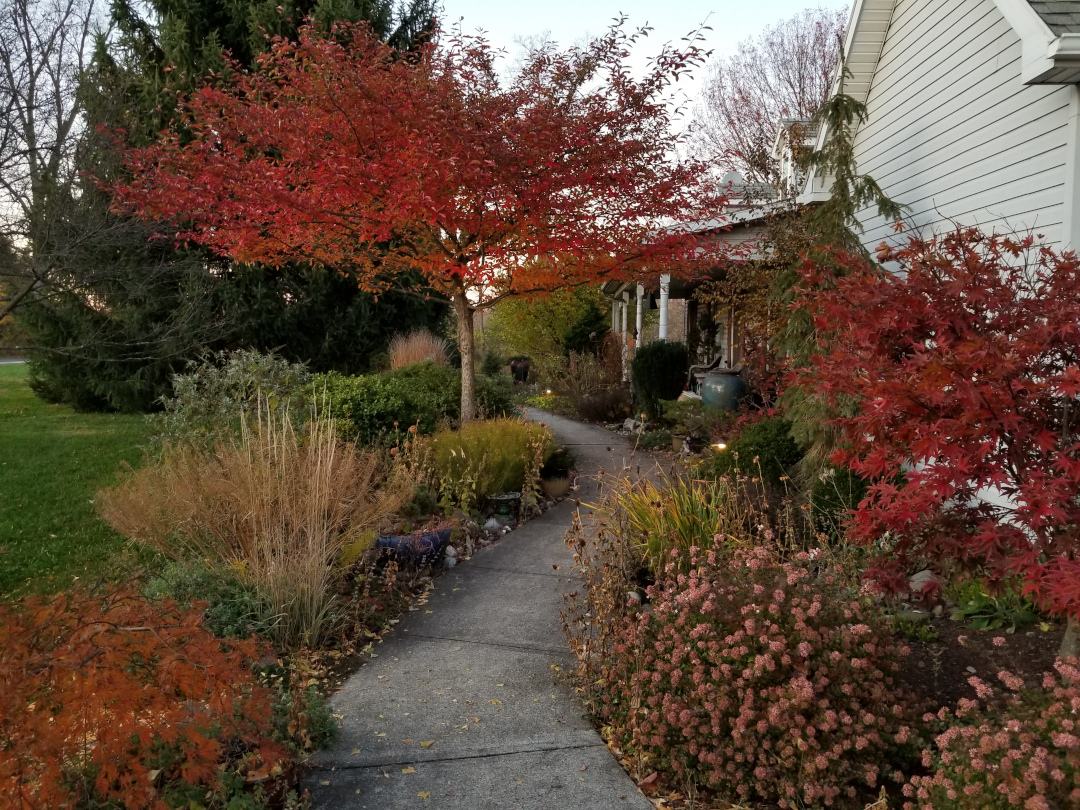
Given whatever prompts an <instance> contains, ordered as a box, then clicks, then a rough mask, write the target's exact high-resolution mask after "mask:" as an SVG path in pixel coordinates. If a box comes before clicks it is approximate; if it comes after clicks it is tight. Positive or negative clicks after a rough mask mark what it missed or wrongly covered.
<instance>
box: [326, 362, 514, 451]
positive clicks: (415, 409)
mask: <svg viewBox="0 0 1080 810" xmlns="http://www.w3.org/2000/svg"><path fill="white" fill-rule="evenodd" d="M315 392H316V398H317V399H318V398H321V397H322V396H323V394H324V393H325V396H326V397H327V398H328V399H329V407H330V411H331V413H332V414H333V416H334V418H335V419H337V420H338V425H339V427H340V429H341V430H342V433H343V435H344V436H346V437H347V438H349V439H352V440H355V441H358V442H361V443H363V444H372V443H379V442H392V441H394V438H395V423H396V424H397V426H396V430H397V432H399V433H403V432H404V431H406V430H408V428H409V426H410V425H417V427H418V429H419V431H420V432H421V433H425V434H426V433H432V432H434V431H435V429H436V428H437V427H438V425H439V424H440V423H442V422H447V421H449V422H454V421H456V420H457V419H458V418H459V417H460V415H461V407H460V406H461V372H460V370H458V369H455V368H448V367H446V366H438V365H435V364H434V363H430V362H425V363H416V364H415V365H411V366H406V367H405V368H400V369H397V370H394V371H384V372H382V373H379V374H367V375H364V376H361V377H346V376H343V375H341V374H336V373H330V374H324V375H321V376H319V377H318V378H317V379H316V380H315ZM511 394H512V386H511V384H510V381H509V378H508V377H506V376H505V375H501V376H500V377H495V378H492V377H487V376H485V375H483V374H478V375H477V376H476V400H477V407H478V409H479V411H480V413H481V414H482V415H484V416H504V415H506V414H508V413H511V412H513V410H514V405H513V402H512V401H511Z"/></svg>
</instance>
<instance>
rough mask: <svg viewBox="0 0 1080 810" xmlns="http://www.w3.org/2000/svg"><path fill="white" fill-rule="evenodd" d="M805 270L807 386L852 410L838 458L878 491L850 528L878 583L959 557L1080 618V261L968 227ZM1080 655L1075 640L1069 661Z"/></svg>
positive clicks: (843, 424) (802, 374)
mask: <svg viewBox="0 0 1080 810" xmlns="http://www.w3.org/2000/svg"><path fill="white" fill-rule="evenodd" d="M878 258H879V259H880V260H881V261H883V262H886V263H890V264H891V266H892V267H893V269H894V271H893V272H890V271H888V270H885V269H884V268H883V267H881V266H878V265H874V264H872V263H870V262H868V261H865V260H863V259H861V258H848V259H847V260H844V261H839V262H838V266H840V267H841V269H842V271H843V273H844V274H845V275H843V276H842V277H839V276H830V277H829V278H823V277H822V271H820V270H819V269H817V268H814V267H806V268H804V280H805V281H806V282H808V284H807V286H808V287H810V288H811V290H812V291H806V292H804V293H803V295H802V297H801V300H800V302H799V303H800V305H801V306H804V307H806V309H807V310H808V312H809V313H810V315H811V316H812V318H813V320H814V324H815V327H816V329H817V334H818V335H819V340H820V344H819V348H818V351H817V354H816V356H815V357H814V358H813V359H812V360H811V362H809V363H807V364H806V365H805V367H804V368H802V369H801V370H800V371H799V372H798V374H797V375H796V380H795V381H796V383H797V384H798V385H800V386H802V387H804V388H807V389H809V390H814V391H816V392H818V394H820V395H821V396H824V397H826V398H827V399H828V400H829V401H830V402H831V404H832V405H833V406H835V407H836V408H837V409H838V412H840V413H843V414H845V415H844V416H842V417H840V418H838V419H836V420H835V422H833V427H834V428H835V429H836V431H837V435H838V437H839V440H840V444H839V449H838V450H837V451H836V452H835V454H834V456H833V461H834V462H837V463H840V464H843V465H846V466H847V467H849V468H850V469H852V470H854V471H855V472H856V473H858V474H859V475H861V476H863V477H865V478H866V479H869V480H870V481H871V484H870V486H869V491H868V494H867V496H866V498H865V499H864V500H863V501H862V502H861V503H860V504H859V506H858V508H857V509H856V510H855V511H854V513H853V515H852V516H851V519H850V521H849V527H848V530H849V533H850V534H851V535H852V536H853V537H854V538H856V539H858V540H861V541H864V542H867V543H874V542H878V541H880V540H882V539H883V538H887V543H886V546H887V554H886V555H884V556H883V558H882V559H881V561H880V563H881V564H880V565H879V566H878V567H877V568H876V570H875V572H874V573H875V574H876V575H877V576H878V578H879V580H880V581H881V582H883V583H886V584H887V583H890V582H892V583H898V582H902V581H903V579H902V575H903V573H904V572H905V571H911V570H914V569H915V568H916V567H925V566H927V565H930V566H939V565H941V564H942V562H943V561H946V562H947V563H952V564H962V565H968V566H975V567H978V568H980V569H981V570H982V571H984V572H986V573H988V574H989V576H990V578H991V579H992V580H995V579H997V580H1000V579H1003V578H1006V577H1009V576H1013V575H1016V576H1019V577H1020V578H1021V579H1022V581H1023V583H1024V590H1025V592H1026V593H1027V594H1029V595H1030V596H1032V597H1033V598H1034V599H1035V601H1036V602H1037V603H1039V604H1040V605H1041V606H1042V607H1043V608H1045V609H1049V610H1051V611H1053V612H1054V613H1057V614H1059V615H1063V616H1069V617H1073V618H1075V617H1076V616H1078V615H1080V431H1078V424H1080V422H1078V419H1077V416H1078V414H1077V410H1078V408H1077V404H1076V402H1075V399H1076V396H1077V394H1080V263H1078V261H1077V257H1076V255H1075V254H1074V253H1071V252H1068V253H1059V252H1055V251H1054V250H1051V249H1050V248H1049V247H1046V246H1043V245H1039V244H1036V242H1035V240H1034V239H1033V238H1031V237H1026V238H1016V237H1009V236H997V235H992V236H987V235H985V234H982V233H980V232H979V231H977V230H973V229H958V230H956V231H953V232H951V233H948V234H945V235H943V236H940V237H935V238H926V239H923V238H911V239H909V240H908V241H907V242H906V243H905V244H903V245H901V246H899V247H895V248H890V247H886V246H883V247H882V249H881V251H880V252H879V255H878ZM1066 646H1067V645H1063V650H1064V649H1065V647H1066Z"/></svg>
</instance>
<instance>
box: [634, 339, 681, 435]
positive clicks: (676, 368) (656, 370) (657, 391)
mask: <svg viewBox="0 0 1080 810" xmlns="http://www.w3.org/2000/svg"><path fill="white" fill-rule="evenodd" d="M689 371H690V359H689V355H688V354H687V351H686V346H685V345H684V344H682V343H676V342H670V341H666V340H660V341H657V342H656V343H650V344H648V345H647V346H642V347H641V348H639V349H638V350H637V351H636V352H635V353H634V359H633V360H631V361H630V376H631V379H632V380H633V383H634V396H635V397H636V398H637V401H638V403H639V404H640V405H641V407H642V409H643V410H644V411H645V413H647V414H648V415H649V418H650V419H659V418H660V416H661V406H660V401H661V400H664V399H677V398H678V396H679V394H681V393H682V391H683V387H684V386H685V385H686V375H687V373H688V372H689Z"/></svg>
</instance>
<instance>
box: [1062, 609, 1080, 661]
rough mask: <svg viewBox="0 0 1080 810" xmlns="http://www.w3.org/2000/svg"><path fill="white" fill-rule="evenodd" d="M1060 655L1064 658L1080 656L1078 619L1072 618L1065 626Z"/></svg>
mask: <svg viewBox="0 0 1080 810" xmlns="http://www.w3.org/2000/svg"><path fill="white" fill-rule="evenodd" d="M1058 655H1060V656H1061V657H1062V658H1070V657H1077V656H1080V626H1077V622H1076V619H1074V618H1073V617H1072V616H1070V617H1069V620H1068V622H1067V623H1066V625H1065V635H1064V637H1062V639H1061V647H1060V648H1059V649H1058Z"/></svg>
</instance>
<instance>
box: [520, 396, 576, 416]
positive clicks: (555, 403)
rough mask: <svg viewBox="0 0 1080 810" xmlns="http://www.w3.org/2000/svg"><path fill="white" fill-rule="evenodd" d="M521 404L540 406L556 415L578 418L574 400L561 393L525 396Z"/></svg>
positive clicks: (531, 406)
mask: <svg viewBox="0 0 1080 810" xmlns="http://www.w3.org/2000/svg"><path fill="white" fill-rule="evenodd" d="M521 404H522V405H525V406H527V407H529V408H540V409H541V410H544V411H549V412H551V413H553V414H555V415H556V416H565V417H566V418H568V419H577V417H578V411H577V408H575V407H574V401H573V400H572V399H570V397H567V396H563V395H561V394H534V395H532V396H529V397H525V398H524V399H523V400H522V402H521Z"/></svg>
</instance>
